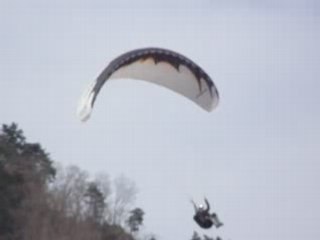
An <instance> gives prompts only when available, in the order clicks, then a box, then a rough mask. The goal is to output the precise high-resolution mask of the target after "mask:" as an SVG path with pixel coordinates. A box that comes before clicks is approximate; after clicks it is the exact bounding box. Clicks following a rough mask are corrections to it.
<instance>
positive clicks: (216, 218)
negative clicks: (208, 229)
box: [210, 213, 223, 228]
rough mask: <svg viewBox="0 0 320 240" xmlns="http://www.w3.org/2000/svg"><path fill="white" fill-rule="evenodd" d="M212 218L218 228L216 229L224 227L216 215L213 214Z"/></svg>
mask: <svg viewBox="0 0 320 240" xmlns="http://www.w3.org/2000/svg"><path fill="white" fill-rule="evenodd" d="M210 216H211V217H212V221H213V224H214V225H215V226H216V228H219V227H221V226H223V223H222V222H221V221H220V220H219V218H218V215H217V214H216V213H212V214H211V215H210Z"/></svg>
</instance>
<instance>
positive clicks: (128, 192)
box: [109, 176, 137, 224]
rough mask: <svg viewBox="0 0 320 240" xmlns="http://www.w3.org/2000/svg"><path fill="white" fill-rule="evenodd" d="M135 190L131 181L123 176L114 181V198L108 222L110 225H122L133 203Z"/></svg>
mask: <svg viewBox="0 0 320 240" xmlns="http://www.w3.org/2000/svg"><path fill="white" fill-rule="evenodd" d="M136 194H137V189H136V186H135V184H134V182H132V181H131V180H129V179H128V178H126V177H125V176H119V177H117V178H116V179H115V180H114V198H113V199H112V200H113V204H110V205H112V206H111V208H112V209H111V215H110V216H109V218H110V219H109V221H110V222H111V224H123V223H124V222H125V220H126V215H127V213H128V212H129V211H128V208H129V206H130V205H131V204H132V203H133V202H134V200H135V198H136Z"/></svg>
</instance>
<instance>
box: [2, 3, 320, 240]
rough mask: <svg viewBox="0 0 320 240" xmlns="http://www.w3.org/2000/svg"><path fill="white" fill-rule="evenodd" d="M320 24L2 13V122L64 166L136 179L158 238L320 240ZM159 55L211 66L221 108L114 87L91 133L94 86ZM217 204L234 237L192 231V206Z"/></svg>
mask: <svg viewBox="0 0 320 240" xmlns="http://www.w3.org/2000/svg"><path fill="white" fill-rule="evenodd" d="M222 2H223V3H222ZM240 2H241V3H240ZM319 23H320V4H319V3H318V1H303V0H301V1H287V0H285V1H276V0H274V1H249V0H246V1H236V0H232V1H231V0H230V1H210V0H206V1H190V0H189V1H186V0H185V1H169V0H166V1H163V0H162V1H143V0H139V1H102V0H91V1H84V0H80V1H79V0H77V1H76V0H69V1H65V0H63V1H62V0H58V1H50V2H49V1H40V0H29V1H19V2H18V1H12V0H11V1H5V0H2V1H0V30H1V31H0V75H1V81H0V96H1V101H0V120H1V123H10V122H12V121H16V122H18V123H19V125H20V126H21V127H22V128H23V129H24V130H25V134H26V135H27V137H28V138H29V139H30V140H32V141H39V142H41V143H42V144H43V145H44V146H45V147H46V148H47V149H48V151H49V152H50V153H51V154H52V158H53V159H54V160H56V161H59V162H62V163H64V164H76V165H78V166H80V167H81V168H84V169H86V170H88V171H89V172H90V173H91V174H94V173H96V172H99V171H105V172H108V173H109V174H110V175H111V176H116V175H118V174H121V173H123V174H125V175H126V176H127V177H129V178H131V179H133V180H134V181H135V182H136V184H137V186H138V188H139V195H138V200H137V204H138V205H140V206H141V207H142V208H144V209H145V211H146V213H147V215H146V220H145V221H146V222H145V230H146V231H148V232H154V233H156V235H157V236H158V237H159V238H160V239H166V240H173V239H189V238H190V237H191V235H192V232H193V230H198V231H199V232H200V233H206V234H208V235H211V234H212V235H220V236H221V237H222V238H223V239H243V240H248V239H251V240H256V239H260V240H267V239H268V240H270V239H279V240H280V239H281V240H289V239H290V240H295V239H297V240H298V239H299V240H300V239H308V240H318V239H319V237H320V228H319V222H320V207H319V205H318V202H319V199H320V188H319V182H320V175H319V172H320V162H319V161H320V158H319V155H320V127H319V122H320V108H319V104H320V100H319V89H320V81H319V77H320V68H319V64H320V48H319V42H320V31H319V29H320V28H319ZM147 46H156V47H164V48H169V49H172V50H175V51H177V52H180V53H182V54H184V55H186V56H188V57H190V58H191V59H193V60H194V61H195V62H197V63H198V64H199V65H200V66H202V67H203V68H204V69H205V70H206V71H207V72H208V74H209V75H211V76H212V77H213V79H214V81H215V83H216V85H217V87H218V90H219V92H220V96H221V101H220V105H219V106H218V108H217V109H216V110H215V111H214V112H212V113H209V114H208V113H206V112H204V111H203V110H202V109H200V108H198V107H197V106H195V105H194V104H193V103H191V102H189V101H188V100H186V99H184V98H182V97H180V96H178V95H176V94H173V93H171V92H170V91H167V90H165V89H162V88H159V87H157V86H153V85H150V84H147V83H144V82H136V81H130V80H123V81H113V82H110V84H109V85H108V87H107V88H104V89H103V91H102V92H101V95H100V96H99V99H98V101H97V103H96V106H95V109H94V112H93V115H92V118H91V119H90V120H89V121H88V122H87V123H86V124H82V123H80V122H79V121H78V119H77V118H76V115H75V112H76V106H77V103H78V100H79V98H80V95H81V94H82V92H83V90H84V88H85V87H86V85H87V84H88V83H90V82H91V81H92V80H93V79H94V78H95V77H96V76H97V75H98V74H99V73H100V71H101V70H102V69H103V68H104V67H105V66H106V64H107V63H108V62H109V61H110V60H111V59H112V58H114V57H116V56H118V55H119V54H121V53H123V52H125V51H127V50H131V49H134V48H139V47H147ZM204 195H205V196H207V197H208V198H209V199H210V200H211V201H212V202H213V207H214V208H215V209H216V210H217V212H218V214H219V215H220V217H221V219H222V220H223V222H225V227H223V228H221V230H220V229H219V230H214V229H213V230H210V231H206V232H203V231H201V230H200V229H199V228H197V226H196V225H195V223H194V222H193V221H192V218H191V216H192V206H191V205H190V203H189V198H190V197H194V198H195V200H196V201H201V200H202V198H203V196H204Z"/></svg>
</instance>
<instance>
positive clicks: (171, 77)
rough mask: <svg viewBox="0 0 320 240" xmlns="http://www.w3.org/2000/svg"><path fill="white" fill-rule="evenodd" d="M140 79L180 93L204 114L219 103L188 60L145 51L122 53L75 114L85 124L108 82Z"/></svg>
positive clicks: (157, 50) (199, 70)
mask: <svg viewBox="0 0 320 240" xmlns="http://www.w3.org/2000/svg"><path fill="white" fill-rule="evenodd" d="M121 78H130V79H139V80H144V81H147V82H150V83H155V84H157V85H160V86H163V87H166V88H168V89H171V90H173V91H174V92H176V93H179V94H181V95H183V96H185V97H187V98H189V99H190V100H192V101H193V102H194V103H196V104H197V105H199V106H200V107H202V108H203V109H205V110H207V111H211V110H212V109H214V108H215V107H216V106H217V104H218V100H219V95H218V91H217V88H216V87H215V85H214V83H213V81H212V80H211V78H210V77H209V75H208V74H207V73H205V72H204V70H203V69H202V68H200V67H199V66H198V65H197V64H196V63H194V62H193V61H191V60H190V59H188V58H187V57H185V56H183V55H181V54H179V53H176V52H173V51H171V50H167V49H161V48H144V49H137V50H133V51H130V52H127V53H124V54H122V55H121V56H119V57H117V58H116V59H114V60H113V61H111V62H110V64H109V65H108V66H107V67H106V68H105V69H104V70H103V71H102V73H101V74H100V75H99V76H98V78H97V79H96V80H95V81H94V82H93V83H92V84H90V86H89V87H88V88H87V90H86V91H85V93H84V95H83V97H82V98H81V101H80V104H79V108H78V115H79V117H80V119H81V120H82V121H86V120H87V119H88V118H89V117H90V114H91V111H92V108H93V105H94V103H95V100H96V98H97V96H98V93H99V92H100V90H101V88H102V86H103V85H104V83H105V82H106V81H107V80H111V79H121Z"/></svg>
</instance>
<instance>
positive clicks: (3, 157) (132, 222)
mask: <svg viewBox="0 0 320 240" xmlns="http://www.w3.org/2000/svg"><path fill="white" fill-rule="evenodd" d="M136 193H137V191H136V187H135V185H134V183H133V182H132V181H130V180H129V179H127V178H126V177H124V176H120V177H118V178H116V179H114V180H113V181H110V179H109V177H108V176H107V175H103V174H102V175H98V176H97V177H95V178H91V177H90V176H89V175H88V173H86V172H85V171H83V170H81V169H80V168H78V167H76V166H71V167H62V166H56V165H55V164H54V162H53V161H52V160H51V159H50V156H49V154H48V153H47V152H46V151H45V150H44V149H43V147H42V146H41V145H40V144H38V143H29V142H28V141H27V140H26V138H25V136H24V134H23V131H22V130H21V129H19V128H18V126H17V124H14V123H13V124H11V125H2V129H1V130H0V240H57V239H59V240H73V239H76V240H89V239H90V240H133V239H135V236H137V233H138V232H139V228H140V226H141V225H142V224H143V217H144V212H143V210H142V209H141V208H133V209H132V204H133V202H134V200H135V197H136ZM152 238H153V239H154V237H152Z"/></svg>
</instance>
